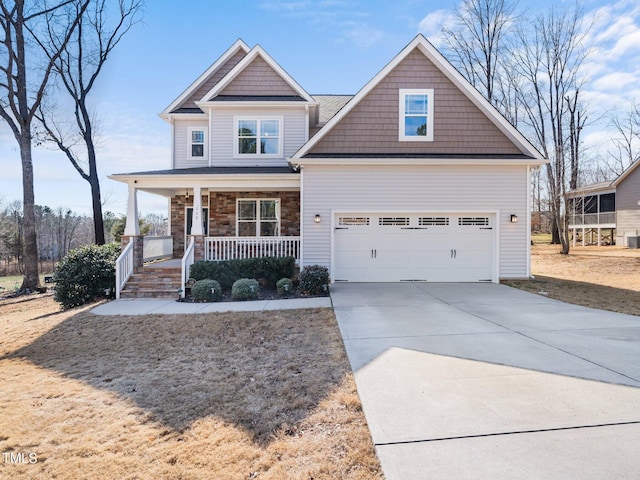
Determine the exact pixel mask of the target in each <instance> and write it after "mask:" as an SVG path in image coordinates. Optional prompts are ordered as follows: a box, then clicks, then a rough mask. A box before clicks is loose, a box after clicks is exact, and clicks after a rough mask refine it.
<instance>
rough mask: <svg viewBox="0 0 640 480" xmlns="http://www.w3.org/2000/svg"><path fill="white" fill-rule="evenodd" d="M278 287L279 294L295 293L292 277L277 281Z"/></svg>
mask: <svg viewBox="0 0 640 480" xmlns="http://www.w3.org/2000/svg"><path fill="white" fill-rule="evenodd" d="M276 288H277V289H278V294H279V295H288V294H290V293H293V282H292V281H291V279H290V278H281V279H280V280H278V281H277V282H276Z"/></svg>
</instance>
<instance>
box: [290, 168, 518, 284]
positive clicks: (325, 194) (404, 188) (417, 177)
mask: <svg viewBox="0 0 640 480" xmlns="http://www.w3.org/2000/svg"><path fill="white" fill-rule="evenodd" d="M301 190H302V205H303V208H304V212H303V265H313V264H321V265H326V266H327V267H330V265H331V239H332V235H331V228H332V216H333V215H332V212H334V211H345V212H346V211H349V212H375V211H387V212H391V211H394V212H405V211H407V212H418V211H424V212H454V211H455V212H496V213H497V221H496V227H497V232H498V235H497V243H498V245H497V249H496V252H497V255H498V259H499V262H498V269H499V272H498V275H499V278H502V279H507V278H525V277H527V275H528V274H529V271H528V262H529V247H528V245H527V243H528V241H529V236H528V234H527V229H528V228H529V225H528V222H527V220H528V214H527V213H528V199H527V195H528V192H529V186H528V175H527V167H526V166H468V165H465V166H439V165H435V166H335V165H331V166H318V165H306V166H305V167H304V169H303V173H302V189H301ZM512 214H515V215H517V217H518V222H517V223H511V221H510V218H511V215H512ZM315 215H320V217H321V221H320V223H315V221H314V218H315Z"/></svg>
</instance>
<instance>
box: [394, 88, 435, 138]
mask: <svg viewBox="0 0 640 480" xmlns="http://www.w3.org/2000/svg"><path fill="white" fill-rule="evenodd" d="M399 113H400V115H399V117H400V123H399V125H398V129H399V131H398V133H399V135H398V139H399V140H400V141H401V142H432V141H433V89H400V98H399Z"/></svg>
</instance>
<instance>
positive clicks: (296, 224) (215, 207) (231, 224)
mask: <svg viewBox="0 0 640 480" xmlns="http://www.w3.org/2000/svg"><path fill="white" fill-rule="evenodd" d="M238 198H279V199H280V217H281V220H280V234H281V235H282V236H299V235H300V192H211V193H210V198H209V196H206V195H205V196H203V197H202V206H203V208H206V207H208V208H209V233H208V235H209V236H212V237H235V236H236V199H238ZM191 206H193V197H189V198H186V197H185V196H184V195H177V196H175V197H173V198H172V199H171V234H172V235H173V255H174V257H176V258H177V257H181V256H182V255H183V253H184V248H185V245H184V226H185V225H184V215H185V213H184V212H185V207H191Z"/></svg>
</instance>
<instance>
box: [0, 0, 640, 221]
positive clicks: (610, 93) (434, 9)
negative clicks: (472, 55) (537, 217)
mask: <svg viewBox="0 0 640 480" xmlns="http://www.w3.org/2000/svg"><path fill="white" fill-rule="evenodd" d="M457 3H458V2H456V1H446V0H435V1H433V0H432V1H425V0H396V1H394V2H389V1H388V0H351V1H348V0H315V1H314V0H256V1H251V0H245V1H244V2H242V8H241V9H238V8H237V7H236V5H238V4H237V3H236V2H229V1H222V0H208V1H207V0H190V1H189V2H176V1H170V0H149V1H148V2H147V6H146V10H145V13H144V18H143V22H142V23H141V24H139V25H137V26H135V27H134V29H133V30H132V31H131V32H130V33H129V34H128V35H127V36H126V37H125V38H124V40H123V41H122V43H121V44H120V46H119V47H118V49H117V50H116V51H115V52H114V55H113V57H112V58H111V59H110V61H109V63H108V65H107V68H106V70H105V71H104V72H103V75H102V77H101V78H100V83H99V84H98V85H97V87H96V90H95V92H94V95H93V98H92V102H93V105H94V108H95V111H96V113H97V118H98V119H99V128H100V132H101V135H100V139H99V151H98V155H99V157H98V158H99V171H100V174H101V177H102V181H101V185H102V194H103V201H104V203H105V207H104V208H105V210H111V211H114V212H117V213H124V212H125V211H126V200H127V194H126V187H125V186H124V185H122V184H119V183H117V182H113V181H111V180H108V179H106V176H107V175H109V174H112V173H124V172H131V171H141V170H154V169H165V168H169V166H170V136H169V134H170V128H169V125H168V124H167V123H165V122H164V121H163V120H162V119H160V118H159V117H158V115H157V114H158V113H159V112H161V111H162V110H163V109H164V108H165V107H166V106H167V105H168V104H169V103H170V102H171V101H172V100H174V99H175V98H176V97H177V96H178V95H179V94H180V93H181V92H182V91H183V90H184V89H185V88H187V87H188V86H189V85H190V84H191V82H192V81H194V80H195V79H196V78H197V77H198V76H199V75H200V74H201V73H202V72H203V71H204V70H206V68H207V67H208V66H209V65H210V64H211V63H213V62H214V61H215V60H216V59H217V57H218V56H219V55H220V54H221V53H222V52H224V51H225V50H226V49H227V48H228V47H229V46H230V45H231V44H232V43H233V42H234V41H235V40H237V39H238V38H242V39H243V40H244V41H245V42H246V43H247V44H249V46H254V45H255V44H260V45H261V46H262V47H263V48H264V49H265V50H266V51H267V52H268V53H269V54H270V55H271V56H272V57H273V58H274V59H275V60H276V61H277V62H278V63H279V64H280V65H281V66H282V67H283V68H284V69H285V70H286V71H287V72H288V73H289V74H290V75H291V76H292V77H293V78H295V79H296V80H297V81H298V83H300V84H301V85H302V86H303V87H304V88H305V89H306V90H307V91H308V92H309V93H311V94H321V93H355V92H357V91H358V89H360V88H361V87H362V86H363V85H364V84H365V83H366V82H367V81H368V80H370V79H371V78H372V77H373V76H374V75H375V74H376V73H377V72H378V71H379V70H380V69H382V68H383V67H384V65H385V64H386V63H387V62H389V61H390V60H391V59H392V58H393V57H394V56H395V55H396V54H397V53H398V52H399V51H400V50H401V49H402V48H403V47H404V46H405V45H406V44H407V43H409V42H410V41H411V39H412V38H413V37H414V36H415V35H416V34H417V33H419V32H421V33H424V34H425V35H426V36H427V38H428V39H430V40H431V41H432V42H433V43H434V44H435V45H436V46H438V44H439V42H440V41H441V39H440V38H439V37H440V28H441V25H442V24H443V23H446V22H448V21H450V20H451V14H452V11H453V9H454V8H455V6H456V5H457ZM551 3H556V2H552V1H548V0H541V1H536V2H526V1H521V2H520V7H521V8H524V9H526V10H527V11H528V15H534V14H535V13H536V11H537V9H541V8H547V7H548V6H549V5H551ZM580 3H581V5H582V8H583V9H584V11H585V13H586V16H587V18H588V19H590V20H592V21H593V27H592V29H591V31H590V33H589V39H590V42H591V44H592V45H593V48H592V54H591V55H590V57H589V60H588V62H587V64H586V66H585V67H586V69H585V71H586V72H587V73H588V82H587V85H586V89H585V94H586V97H587V98H588V101H589V104H590V108H591V113H590V118H591V119H592V120H593V121H594V122H595V123H594V124H593V125H591V126H590V127H589V129H588V131H587V132H586V136H585V143H586V144H587V146H588V147H589V148H590V149H591V150H592V151H602V152H605V151H606V149H607V147H608V138H609V137H610V133H609V132H608V131H607V120H606V118H604V116H605V115H606V114H607V112H610V111H611V110H613V109H618V110H620V111H624V110H625V109H627V108H628V107H629V104H630V102H631V100H633V99H634V98H635V99H637V100H638V101H640V5H638V3H637V1H635V0H621V1H617V2H616V1H610V2H607V1H596V0H585V1H583V2H580ZM562 5H563V4H562V3H561V6H562ZM566 5H567V6H571V5H573V2H568V3H566ZM34 171H35V187H36V203H38V204H40V205H48V206H51V207H54V208H57V207H66V208H71V209H72V210H74V211H76V212H78V213H84V214H90V213H91V208H90V192H89V185H88V183H87V182H85V181H84V180H82V179H81V178H80V176H79V175H78V174H77V173H76V172H75V170H74V169H73V167H72V166H71V164H70V163H69V162H68V161H67V160H66V159H65V158H64V157H63V156H62V155H61V154H60V153H58V152H57V151H55V150H53V149H47V148H43V147H38V148H36V149H34ZM21 183H22V180H21V170H20V159H19V152H18V150H17V147H16V143H15V139H14V138H13V136H12V135H11V133H10V131H9V130H8V128H7V127H6V125H4V124H2V123H1V122H0V200H2V201H3V202H4V203H5V204H6V203H7V202H9V201H13V200H20V199H21V198H22V191H21ZM139 203H140V205H139V206H140V210H141V211H142V213H148V212H162V211H164V210H166V201H165V200H164V199H162V198H161V197H155V196H151V195H141V196H140V198H139Z"/></svg>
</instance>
